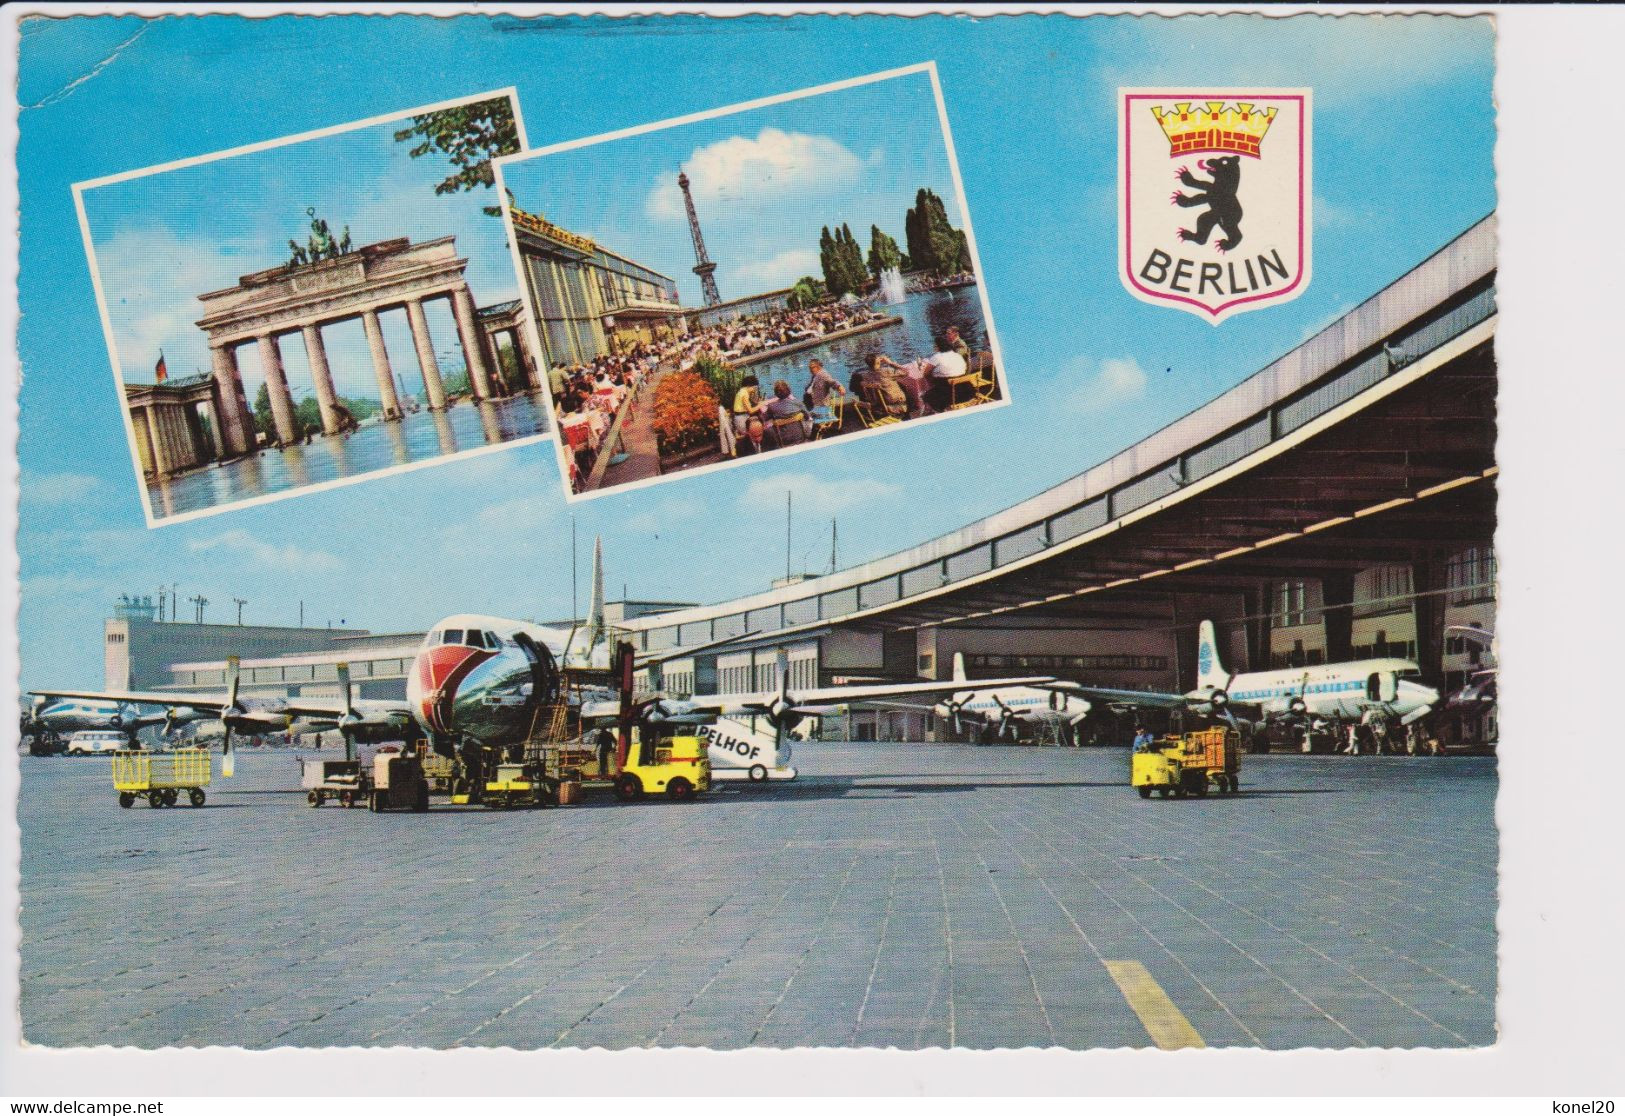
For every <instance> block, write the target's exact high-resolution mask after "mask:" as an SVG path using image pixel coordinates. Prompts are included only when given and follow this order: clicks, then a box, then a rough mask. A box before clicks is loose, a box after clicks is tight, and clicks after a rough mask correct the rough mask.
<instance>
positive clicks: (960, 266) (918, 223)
mask: <svg viewBox="0 0 1625 1116" xmlns="http://www.w3.org/2000/svg"><path fill="white" fill-rule="evenodd" d="M904 229H905V232H906V235H907V238H908V255H909V262H910V263H912V264H913V265H914V267H915V268H916V269H918V270H920V271H934V272H936V273H937V274H938V275H951V274H953V273H954V272H956V271H964V270H967V269H968V268H969V267H970V246H969V244H968V243H967V242H966V240H965V234H964V233H963V231H961V230H959V229H956V228H954V227H953V225H951V224H950V223H949V221H948V209H947V206H946V205H944V204H943V201H942V199H941V198H940V197H938V196H937V195H936V193H934V192H933V191H931V190H927V189H925V188H924V187H922V188H921V189H920V190H919V191H918V192H917V193H916V194H915V195H914V208H913V209H910V210H909V211H908V216H907V217H906V218H905V220H904Z"/></svg>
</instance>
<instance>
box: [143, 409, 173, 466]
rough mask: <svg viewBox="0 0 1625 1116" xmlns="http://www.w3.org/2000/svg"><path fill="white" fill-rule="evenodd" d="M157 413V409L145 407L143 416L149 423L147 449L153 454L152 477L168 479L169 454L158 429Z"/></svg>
mask: <svg viewBox="0 0 1625 1116" xmlns="http://www.w3.org/2000/svg"><path fill="white" fill-rule="evenodd" d="M156 411H157V408H156V407H143V408H142V409H141V414H142V416H143V417H144V419H145V420H146V423H147V448H148V449H149V450H150V451H151V453H152V475H153V476H154V477H167V476H168V475H169V453H168V452H167V450H166V447H165V446H164V440H163V436H162V433H161V431H160V430H159V429H158V415H157V414H156Z"/></svg>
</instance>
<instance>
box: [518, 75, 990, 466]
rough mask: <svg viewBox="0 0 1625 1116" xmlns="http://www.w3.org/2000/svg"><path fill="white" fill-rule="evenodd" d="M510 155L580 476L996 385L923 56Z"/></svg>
mask: <svg viewBox="0 0 1625 1116" xmlns="http://www.w3.org/2000/svg"><path fill="white" fill-rule="evenodd" d="M497 173H498V175H499V177H500V179H501V182H502V184H503V188H504V190H505V192H506V195H507V197H508V209H507V219H508V231H509V236H510V238H511V243H512V246H513V250H514V262H515V265H516V266H517V267H518V269H519V272H520V274H521V276H522V277H523V280H524V285H525V294H526V299H527V302H528V306H529V309H530V319H531V321H532V322H533V323H534V325H535V328H536V331H537V341H536V346H537V348H538V350H539V351H540V352H541V353H542V354H543V356H544V357H545V359H546V363H547V365H548V369H549V371H548V383H549V388H550V391H551V396H552V400H553V405H554V407H555V409H556V411H557V416H556V417H557V421H558V424H559V435H560V436H559V440H558V452H559V457H560V460H561V462H562V465H563V473H564V478H565V482H566V484H567V485H568V491H569V493H570V495H571V496H578V495H593V494H597V493H600V492H606V491H609V490H611V489H616V488H619V487H621V486H623V485H630V484H648V483H651V482H654V481H656V480H659V479H662V478H665V477H671V476H674V475H677V474H685V475H686V474H688V473H691V472H694V471H697V470H701V469H706V468H710V467H713V466H717V465H723V464H734V463H736V462H739V461H741V460H743V459H748V458H757V457H761V456H763V455H765V454H769V453H778V452H787V451H792V450H799V449H802V448H804V447H808V446H812V445H821V444H823V443H826V442H833V440H834V439H837V438H850V437H855V436H858V435H861V434H867V433H873V432H878V431H884V430H897V429H901V428H902V426H903V424H904V423H910V422H915V421H918V420H921V419H926V418H936V417H941V416H947V415H952V414H959V413H963V412H965V411H967V410H969V409H971V408H981V407H984V406H988V405H996V404H998V403H1002V402H1006V401H1007V395H1006V391H1005V387H1004V382H1003V378H1002V375H1001V373H1000V362H999V359H998V355H997V354H998V342H997V341H996V340H995V338H994V335H993V329H992V316H991V314H990V313H989V310H988V304H987V295H986V292H985V291H984V290H983V289H982V285H981V282H980V280H979V278H978V276H979V274H980V269H979V268H978V266H977V263H976V248H975V242H974V239H973V235H972V231H971V228H970V220H969V215H968V214H967V213H966V212H965V202H964V192H963V190H962V189H961V188H960V183H959V172H958V168H957V166H956V165H955V164H954V159H953V144H952V140H951V138H950V135H949V131H948V118H947V113H946V110H945V109H944V107H943V103H942V91H941V87H940V85H939V83H938V80H937V71H936V66H935V64H934V63H931V62H925V63H921V64H920V65H917V66H912V67H907V68H905V69H901V70H896V71H892V72H888V73H881V74H871V75H867V76H864V77H858V78H852V79H847V80H843V81H838V82H834V83H832V84H827V85H823V86H819V87H816V88H812V89H804V90H799V91H797V92H793V93H787V94H783V95H780V96H775V97H769V98H765V99H763V100H759V101H753V102H750V103H748V104H742V105H733V106H729V107H726V108H721V109H716V110H713V111H710V112H704V113H699V114H696V115H694V116H691V117H686V118H683V119H679V120H670V121H663V122H659V123H656V124H652V125H649V126H645V127H638V128H633V129H629V130H627V131H623V132H619V133H614V134H611V135H605V136H598V137H594V138H591V139H586V140H580V141H575V142H568V143H561V144H554V145H550V146H548V147H545V148H540V149H538V150H536V151H535V152H533V153H530V154H525V155H519V156H511V157H508V158H505V159H502V160H499V161H498V162H497ZM702 214H704V217H703V219H702V216H701V215H702ZM854 228H855V229H856V230H857V231H856V232H854V231H853V230H854ZM724 286H726V287H727V288H728V291H727V296H726V297H724V294H723V287H724ZM950 436H951V435H949V434H948V433H946V432H943V431H938V432H937V434H936V437H937V438H939V439H940V438H946V437H950Z"/></svg>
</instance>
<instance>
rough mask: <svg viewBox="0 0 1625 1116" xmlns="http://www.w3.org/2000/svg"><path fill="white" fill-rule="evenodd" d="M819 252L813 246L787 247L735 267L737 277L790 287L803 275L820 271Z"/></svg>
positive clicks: (771, 285)
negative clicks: (781, 250) (771, 255)
mask: <svg viewBox="0 0 1625 1116" xmlns="http://www.w3.org/2000/svg"><path fill="white" fill-rule="evenodd" d="M819 266H820V265H819V262H818V253H817V252H815V251H813V250H812V249H811V248H787V249H785V250H784V251H783V252H780V253H779V254H778V255H776V256H773V257H771V258H770V259H765V260H753V261H751V262H750V263H747V264H741V265H740V266H739V267H736V268H734V269H733V273H734V275H735V277H737V278H739V279H748V280H750V281H751V282H753V283H761V284H762V285H763V286H764V287H768V288H776V287H788V286H789V285H790V284H792V283H794V282H795V281H796V280H797V279H800V278H801V277H802V276H803V275H817V274H818V273H819Z"/></svg>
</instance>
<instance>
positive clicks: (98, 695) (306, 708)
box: [29, 690, 412, 729]
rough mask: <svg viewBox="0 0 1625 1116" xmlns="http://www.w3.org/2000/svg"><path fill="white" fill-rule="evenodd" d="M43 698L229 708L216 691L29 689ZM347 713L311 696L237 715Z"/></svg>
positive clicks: (385, 708)
mask: <svg viewBox="0 0 1625 1116" xmlns="http://www.w3.org/2000/svg"><path fill="white" fill-rule="evenodd" d="M29 693H32V694H38V695H39V696H41V697H51V698H78V699H81V700H90V701H122V702H128V703H129V704H131V705H161V706H163V707H165V708H166V709H196V710H198V711H200V712H204V713H219V712H220V711H221V710H223V709H224V708H225V707H226V704H227V703H226V699H225V698H224V697H223V696H222V695H221V694H219V693H214V694H160V693H154V692H151V691H143V690H30V691H29ZM356 711H357V712H358V713H360V714H361V715H362V716H363V718H365V719H366V720H369V721H370V720H374V719H377V720H383V719H387V718H390V717H396V716H399V717H410V716H411V715H412V710H411V709H410V708H409V707H408V706H407V705H406V703H405V702H400V703H395V702H385V701H372V702H358V703H357V704H356ZM342 716H344V703H343V702H342V701H336V700H335V701H315V700H311V699H308V698H289V699H287V700H285V701H284V700H281V699H275V700H274V704H272V705H268V706H267V707H265V708H252V707H251V708H248V709H245V710H243V711H242V712H241V713H238V714H237V715H236V717H235V719H236V720H239V721H253V722H255V723H257V724H263V725H267V726H274V727H276V728H279V729H280V728H283V727H285V726H286V724H287V721H288V718H290V717H309V718H313V719H317V720H329V721H337V720H338V719H339V718H340V717H342Z"/></svg>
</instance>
